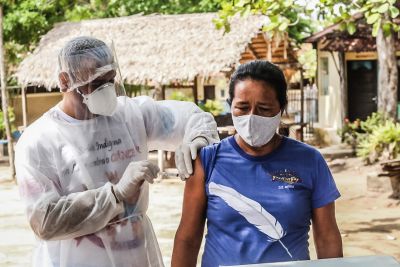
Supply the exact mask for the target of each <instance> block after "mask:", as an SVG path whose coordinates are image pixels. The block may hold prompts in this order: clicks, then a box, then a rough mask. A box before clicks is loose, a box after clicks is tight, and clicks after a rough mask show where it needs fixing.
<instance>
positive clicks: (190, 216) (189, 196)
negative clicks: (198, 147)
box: [171, 156, 207, 267]
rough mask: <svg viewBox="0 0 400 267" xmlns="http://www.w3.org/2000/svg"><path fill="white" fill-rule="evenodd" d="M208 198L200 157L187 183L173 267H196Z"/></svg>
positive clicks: (175, 243)
mask: <svg viewBox="0 0 400 267" xmlns="http://www.w3.org/2000/svg"><path fill="white" fill-rule="evenodd" d="M206 207H207V198H206V192H205V182H204V170H203V166H202V165H201V161H200V157H199V156H198V157H197V159H196V161H195V163H194V173H193V175H192V176H190V177H189V179H188V180H187V181H186V185H185V193H184V199H183V208H182V217H181V222H180V224H179V227H178V230H177V232H176V235H175V241H174V250H173V253H172V264H171V266H172V267H192V266H193V267H195V266H196V263H197V257H198V254H199V249H200V245H201V240H202V238H203V232H204V223H205V219H206Z"/></svg>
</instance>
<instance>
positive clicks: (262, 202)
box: [200, 137, 340, 267]
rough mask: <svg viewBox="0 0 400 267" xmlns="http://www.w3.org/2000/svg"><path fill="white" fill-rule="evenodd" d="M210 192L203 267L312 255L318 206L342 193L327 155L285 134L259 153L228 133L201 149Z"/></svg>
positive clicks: (302, 258) (208, 193)
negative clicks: (310, 247)
mask: <svg viewBox="0 0 400 267" xmlns="http://www.w3.org/2000/svg"><path fill="white" fill-rule="evenodd" d="M200 157H201V162H202V164H203V168H204V173H205V179H206V181H205V185H206V194H207V235H206V243H205V248H204V254H203V258H202V266H203V267H216V266H220V265H221V266H224V265H239V264H253V263H267V262H278V261H293V260H307V259H309V258H310V256H309V251H308V232H309V230H310V222H311V217H312V210H313V209H314V208H319V207H323V206H325V205H327V204H329V203H331V202H333V201H335V200H336V199H337V198H338V197H339V196H340V193H339V191H338V190H337V188H336V185H335V182H334V180H333V177H332V175H331V172H330V171H329V168H328V166H327V164H326V162H325V160H324V159H323V157H322V155H321V154H320V153H319V152H318V151H317V150H316V149H314V148H312V147H310V146H308V145H306V144H303V143H301V142H298V141H295V140H293V139H289V138H286V137H283V139H282V142H281V144H280V145H279V147H278V148H277V149H275V150H274V151H273V152H271V153H269V154H267V155H265V156H259V157H254V156H251V155H248V154H246V153H245V152H244V151H243V150H242V149H241V148H240V147H239V146H238V144H237V143H236V141H235V138H234V137H228V138H226V139H224V140H222V141H221V143H219V144H216V145H212V146H208V147H205V148H203V149H202V150H201V152H200Z"/></svg>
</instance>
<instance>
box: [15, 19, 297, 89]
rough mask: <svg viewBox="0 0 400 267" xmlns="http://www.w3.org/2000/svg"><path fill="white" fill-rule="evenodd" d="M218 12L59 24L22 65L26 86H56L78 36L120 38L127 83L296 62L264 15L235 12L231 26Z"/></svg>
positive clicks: (21, 75)
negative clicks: (218, 25)
mask: <svg viewBox="0 0 400 267" xmlns="http://www.w3.org/2000/svg"><path fill="white" fill-rule="evenodd" d="M216 16H217V14H215V13H203V14H185V15H149V16H142V15H134V16H129V17H120V18H111V19H97V20H87V21H81V22H65V23H59V24H57V25H56V26H55V27H54V28H53V29H52V30H51V31H49V32H48V33H47V34H46V35H45V36H44V37H43V38H42V39H41V41H40V43H39V45H38V47H37V49H36V50H35V51H34V52H33V53H32V54H31V55H29V56H28V57H27V58H26V59H25V60H24V61H23V62H22V63H21V65H20V66H19V68H18V70H17V72H16V74H15V75H16V77H17V79H18V82H19V83H20V84H21V85H22V86H23V87H26V86H44V87H47V88H54V87H56V86H57V79H56V75H55V69H56V66H57V55H58V52H59V49H61V47H63V46H64V44H65V43H66V42H67V41H68V40H70V39H72V38H74V37H77V36H84V35H86V36H94V37H97V38H99V39H102V40H105V41H110V40H112V41H113V42H114V44H115V50H116V54H117V57H118V61H119V65H120V69H121V72H122V76H123V78H124V79H125V82H126V83H128V84H152V83H158V84H172V83H184V82H190V81H193V79H194V78H195V77H196V76H198V75H201V76H212V75H214V74H216V73H220V72H221V71H228V72H229V71H230V70H232V68H234V67H235V66H236V64H238V63H240V62H243V61H247V60H250V59H256V58H264V59H270V60H271V61H273V62H275V63H291V62H295V56H294V54H293V53H292V51H291V50H289V51H288V48H289V47H290V45H289V44H288V42H287V39H285V40H284V41H281V42H273V41H271V40H269V39H268V37H267V35H266V34H265V33H262V31H261V27H262V25H263V24H265V23H266V18H265V17H263V16H249V17H248V18H246V19H244V18H234V19H232V23H231V31H230V32H229V33H226V34H224V33H223V31H222V30H217V29H215V25H214V24H213V22H212V19H213V18H215V17H216Z"/></svg>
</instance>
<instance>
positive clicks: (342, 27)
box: [339, 22, 347, 31]
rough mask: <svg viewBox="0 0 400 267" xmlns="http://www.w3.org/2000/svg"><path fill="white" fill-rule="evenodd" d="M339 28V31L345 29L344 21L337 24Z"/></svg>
mask: <svg viewBox="0 0 400 267" xmlns="http://www.w3.org/2000/svg"><path fill="white" fill-rule="evenodd" d="M339 29H340V30H341V31H345V30H346V29H347V25H346V23H344V22H342V23H340V24H339Z"/></svg>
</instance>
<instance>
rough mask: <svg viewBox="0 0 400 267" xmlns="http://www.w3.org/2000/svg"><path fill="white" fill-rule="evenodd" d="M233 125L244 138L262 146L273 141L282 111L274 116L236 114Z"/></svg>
mask: <svg viewBox="0 0 400 267" xmlns="http://www.w3.org/2000/svg"><path fill="white" fill-rule="evenodd" d="M232 120H233V125H234V126H235V129H236V131H237V132H238V134H239V135H240V137H242V138H243V140H244V141H245V142H246V143H247V144H249V145H250V146H253V147H261V146H263V145H265V144H267V143H268V142H269V141H271V139H272V137H273V136H274V134H275V133H276V130H277V129H278V127H279V124H280V122H281V112H279V113H278V114H277V115H275V116H274V117H262V116H257V115H243V116H237V117H236V116H234V115H233V114H232Z"/></svg>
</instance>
